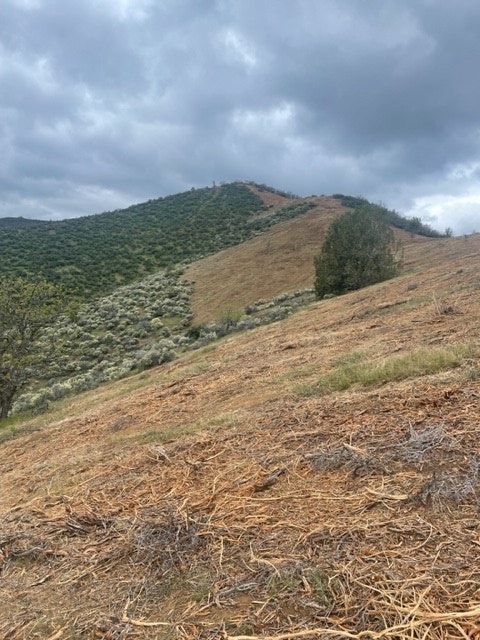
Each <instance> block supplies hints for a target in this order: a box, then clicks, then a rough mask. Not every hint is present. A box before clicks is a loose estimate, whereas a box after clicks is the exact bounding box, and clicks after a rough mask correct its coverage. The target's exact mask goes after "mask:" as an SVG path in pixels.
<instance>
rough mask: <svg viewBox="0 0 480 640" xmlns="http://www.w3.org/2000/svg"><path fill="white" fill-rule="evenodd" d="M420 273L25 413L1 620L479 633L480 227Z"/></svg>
mask: <svg viewBox="0 0 480 640" xmlns="http://www.w3.org/2000/svg"><path fill="white" fill-rule="evenodd" d="M315 211H316V210H312V211H311V212H309V213H307V214H305V215H304V216H301V219H302V220H304V221H307V223H306V224H307V225H308V224H309V222H308V221H309V219H310V218H309V216H312V220H314V219H315V215H316V214H315ZM296 222H297V220H293V221H289V222H288V223H283V224H285V225H293V224H294V223H296ZM312 224H313V223H312ZM280 227H281V225H279V227H278V228H275V229H272V230H271V231H270V232H268V233H272V234H274V233H275V232H278V229H279V228H280ZM290 228H291V227H290ZM406 235H407V236H408V234H406ZM307 236H308V233H306V236H305V237H307ZM256 240H257V239H254V240H252V241H250V243H255V241H256ZM278 241H279V242H280V241H281V240H280V239H279V240H278ZM272 242H273V240H272ZM247 244H248V243H247ZM244 246H245V245H244ZM233 251H234V249H232V250H228V251H227V252H224V254H228V252H233ZM294 253H295V252H294V250H293V249H292V255H294ZM219 259H223V258H219ZM405 266H406V268H405V273H404V275H402V276H400V277H398V278H396V279H395V280H393V281H391V282H384V283H379V284H377V285H374V286H372V287H369V288H367V289H364V290H361V291H357V292H354V293H351V294H348V295H346V296H342V297H338V298H334V299H330V300H325V301H321V302H317V303H315V304H313V305H311V306H309V307H308V308H306V309H304V310H302V311H299V312H297V313H296V314H294V315H292V316H290V317H288V318H287V319H285V320H283V321H282V322H280V323H276V324H270V325H267V326H263V327H260V328H258V329H255V330H253V331H250V332H246V333H243V334H238V335H234V336H231V337H228V338H225V339H223V340H221V341H219V342H217V343H213V344H211V345H208V346H206V347H204V348H203V349H199V350H197V351H195V352H192V353H188V354H185V355H184V356H182V357H181V358H180V359H178V360H176V361H174V362H172V363H169V364H168V365H165V366H162V367H159V368H157V369H153V370H150V371H148V372H144V373H142V374H140V375H138V376H135V377H131V378H127V379H125V380H123V381H120V382H117V383H114V384H111V385H108V386H105V387H102V388H101V389H98V390H96V391H92V392H89V393H85V394H83V395H80V396H78V397H76V398H74V399H72V400H70V401H69V402H68V403H67V402H63V403H62V404H59V405H58V407H57V408H56V409H54V410H53V411H51V412H50V413H48V414H45V415H43V416H40V417H38V418H36V419H34V420H32V421H30V422H28V423H25V424H24V425H22V424H16V425H15V429H16V434H15V437H11V438H10V439H8V438H7V437H5V438H4V442H3V443H2V444H1V445H0V446H1V458H0V460H1V461H0V469H1V474H2V484H1V486H0V550H1V556H0V558H1V560H0V561H1V563H2V564H1V574H0V575H1V583H0V594H1V599H0V634H1V633H3V637H5V638H9V639H11V640H17V639H18V640H20V639H24V638H25V639H37V638H42V639H43V638H47V639H49V640H53V639H64V640H70V639H71V640H73V639H77V638H81V639H93V638H105V639H109V640H113V639H116V640H117V639H123V638H125V639H129V638H149V639H154V638H157V639H163V640H169V639H174V638H175V639H177V638H179V639H181V638H184V639H185V638H198V639H208V640H213V639H218V638H223V639H224V640H225V639H228V640H234V639H235V640H247V639H250V640H251V639H252V638H257V639H259V638H262V639H263V640H287V639H290V638H292V639H293V638H303V639H304V640H313V639H319V638H321V639H325V640H333V639H337V638H354V639H356V638H358V639H360V638H361V639H363V640H372V639H380V638H390V639H404V640H407V638H408V639H412V638H414V639H416V640H420V639H421V638H422V639H426V638H429V639H430V638H433V639H434V640H437V639H443V640H446V639H447V638H453V639H457V638H458V639H460V638H462V639H465V638H470V639H472V640H473V639H474V638H478V637H480V562H479V560H480V535H479V528H478V509H479V488H480V482H479V481H480V444H479V437H478V435H479V429H480V419H479V415H480V368H479V345H480V320H479V318H480V280H479V273H480V235H475V236H470V237H468V238H466V239H464V238H455V239H451V238H445V239H420V240H415V241H414V240H413V239H412V242H411V243H410V244H406V246H405ZM197 282H198V281H197ZM299 286H302V285H301V284H300V285H299ZM267 295H269V294H268V293H265V294H261V293H260V294H259V295H258V296H257V297H262V296H267ZM255 299H256V298H255ZM232 300H233V302H234V303H235V304H237V303H238V304H244V302H243V301H240V300H238V301H237V300H235V298H232ZM247 302H249V301H246V302H245V303H247ZM211 304H220V302H211ZM199 313H200V312H199ZM374 372H376V376H375V375H374ZM338 379H342V380H343V379H346V380H347V382H346V383H345V384H343V383H342V385H343V386H338V385H337V386H335V384H333V382H332V380H338ZM326 380H328V381H329V383H328V384H327V383H326V382H325V381H326ZM340 389H343V390H340ZM22 430H24V433H23V434H22ZM5 435H8V427H6V431H5Z"/></svg>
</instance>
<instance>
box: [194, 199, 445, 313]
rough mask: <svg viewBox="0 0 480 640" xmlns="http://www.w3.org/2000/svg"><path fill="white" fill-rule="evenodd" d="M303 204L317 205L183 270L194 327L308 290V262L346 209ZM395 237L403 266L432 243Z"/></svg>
mask: <svg viewBox="0 0 480 640" xmlns="http://www.w3.org/2000/svg"><path fill="white" fill-rule="evenodd" d="M259 195H264V194H262V193H260V194H259ZM270 195H275V194H270ZM275 197H276V198H280V196H275ZM306 200H309V201H314V202H316V203H317V207H316V208H315V209H312V210H311V211H309V212H308V213H306V214H304V215H301V216H299V217H298V218H294V219H293V220H288V221H286V222H283V223H281V224H277V225H275V226H274V227H272V228H271V229H270V230H269V231H267V232H266V233H264V234H262V235H260V236H258V237H256V238H253V239H252V240H248V241H247V242H244V243H243V244H241V245H238V246H235V247H231V248H229V249H225V250H224V251H220V252H219V253H216V254H215V255H213V256H208V257H207V258H204V259H203V260H199V261H198V262H196V263H194V264H192V265H191V266H190V267H189V268H188V269H187V271H186V274H185V277H186V279H187V280H190V281H192V282H194V283H195V288H194V292H193V300H192V308H193V312H194V315H195V322H196V323H204V322H208V321H211V320H215V319H217V318H218V317H219V316H221V315H222V314H223V313H225V312H227V311H237V310H243V308H244V307H245V306H246V305H248V304H252V303H253V302H256V301H257V300H259V299H261V298H265V299H267V300H270V299H272V298H274V297H275V296H276V295H278V294H280V293H283V292H287V291H288V292H293V291H296V290H298V289H303V288H309V287H312V286H313V280H314V265H313V259H314V257H315V256H316V255H317V254H318V253H319V251H320V248H321V246H322V242H323V239H324V237H325V234H326V231H327V229H328V227H329V226H330V224H331V222H332V221H333V220H334V219H335V218H336V217H337V216H339V215H341V214H342V213H344V212H345V211H346V209H344V208H343V207H342V205H341V204H340V202H339V201H338V200H336V199H335V198H331V197H327V196H315V197H311V198H306ZM289 202H290V201H287V204H288V203H289ZM277 208H278V207H277ZM395 235H396V237H397V239H398V240H400V241H401V242H403V243H404V245H405V248H406V251H407V265H410V263H411V262H412V261H413V263H414V264H417V262H418V260H419V259H422V257H424V251H423V252H422V250H420V251H419V250H418V247H419V246H420V247H423V246H424V245H427V246H429V245H430V244H432V243H433V244H434V243H435V240H432V239H431V238H425V237H421V236H413V237H412V236H411V235H410V234H408V233H405V232H403V231H400V230H398V229H397V230H395ZM437 242H438V241H437Z"/></svg>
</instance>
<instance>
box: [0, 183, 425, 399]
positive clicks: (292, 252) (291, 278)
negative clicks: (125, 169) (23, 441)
mask: <svg viewBox="0 0 480 640" xmlns="http://www.w3.org/2000/svg"><path fill="white" fill-rule="evenodd" d="M219 189H220V190H222V191H218V190H217V189H207V190H204V191H205V193H203V195H201V197H200V196H199V195H198V193H195V192H188V193H187V194H179V195H178V196H174V197H172V198H171V200H172V203H171V207H170V210H171V217H170V218H168V220H166V221H165V220H163V219H159V224H160V223H161V224H160V226H162V225H163V227H162V228H163V230H164V231H165V229H166V228H167V227H168V229H169V232H171V233H172V238H174V239H175V243H174V244H175V246H177V244H178V237H177V236H176V235H175V233H174V231H175V228H176V227H175V225H177V224H179V221H180V219H181V215H184V214H185V212H186V209H185V207H184V206H183V205H182V206H180V204H181V203H184V202H185V198H187V200H188V202H190V205H191V207H192V208H191V210H190V214H191V223H192V225H193V226H195V225H194V223H195V224H197V229H196V230H195V229H193V230H192V232H191V233H190V227H188V228H186V229H183V231H182V233H183V234H185V233H187V234H190V235H191V237H192V238H193V240H192V242H193V243H194V244H195V242H196V240H199V238H200V236H199V235H198V233H196V232H198V231H199V230H200V229H201V227H200V226H198V225H199V224H200V222H201V221H202V220H203V222H202V224H204V225H205V224H206V223H205V220H204V218H205V216H207V215H208V216H212V215H213V217H214V218H215V215H216V214H213V213H212V211H213V209H211V208H210V206H211V205H212V203H213V202H215V201H217V200H216V199H217V198H220V200H218V201H217V205H218V202H220V201H222V199H223V200H225V201H228V202H229V203H230V205H232V206H233V205H234V204H235V203H236V205H235V206H239V203H240V202H241V203H243V204H245V203H248V202H250V201H249V200H248V199H246V200H245V199H244V196H245V192H247V193H248V194H250V196H251V198H253V201H254V202H255V203H256V204H257V206H258V207H259V208H258V210H257V211H255V212H252V211H249V212H246V211H243V213H242V210H239V212H237V214H236V215H235V216H230V217H229V216H228V215H227V214H226V215H227V220H226V221H225V224H227V223H230V222H231V224H232V225H233V226H234V227H235V225H237V226H236V227H235V228H236V231H237V232H238V234H239V237H244V236H253V237H252V238H250V240H246V241H244V242H242V243H240V244H236V245H235V246H233V247H230V248H229V249H226V250H224V251H220V252H217V253H214V254H212V255H210V256H209V257H207V258H205V259H202V260H200V261H198V262H196V263H192V264H191V265H190V266H189V267H188V268H187V269H186V271H184V269H185V268H184V267H183V266H174V265H171V266H170V267H169V269H168V270H166V271H165V270H162V271H159V272H156V273H154V274H152V275H149V276H146V277H144V278H142V279H141V280H137V281H135V282H133V283H131V284H128V285H123V286H121V287H118V286H117V287H116V289H115V290H114V291H113V292H111V293H110V294H108V295H106V296H105V295H104V296H100V297H99V296H95V297H93V299H91V300H90V301H89V302H88V303H85V304H83V305H82V306H81V307H80V308H79V310H78V313H77V314H76V316H73V317H72V316H70V315H69V316H68V317H65V318H61V319H60V320H59V322H57V323H56V325H55V326H54V327H52V328H50V329H48V330H46V331H45V332H44V333H43V334H42V336H41V338H40V342H41V348H40V352H41V353H44V354H45V358H44V359H43V361H42V362H39V363H38V364H37V366H36V367H35V369H32V370H31V372H30V380H29V385H28V387H27V388H25V389H24V390H23V395H21V396H20V397H19V398H17V401H16V403H15V405H14V411H16V412H18V411H22V410H23V411H25V410H28V411H34V412H38V411H42V410H44V409H45V408H46V407H48V405H49V403H51V402H52V401H55V400H58V399H60V398H63V397H65V396H68V395H72V394H75V393H77V392H79V391H84V390H86V389H89V388H94V387H98V386H99V385H100V384H102V383H104V382H107V381H111V380H114V379H118V378H120V377H123V376H125V375H129V374H130V372H131V371H133V370H138V369H145V368H148V367H151V366H155V365H157V364H160V363H163V362H166V361H169V360H172V359H173V358H175V357H176V356H177V355H178V354H179V353H181V352H182V351H184V350H186V349H191V348H198V347H199V346H201V345H203V344H206V343H207V342H211V341H212V340H214V339H216V338H218V337H219V336H222V335H225V334H226V333H231V332H233V331H239V330H243V329H248V328H253V327H255V326H258V325H260V324H265V323H266V322H271V321H274V320H279V319H281V318H283V317H286V316H287V315H289V314H290V313H292V312H293V311H294V310H295V309H296V308H298V307H300V306H302V305H304V304H305V303H307V302H310V301H311V300H312V299H313V297H314V296H313V292H312V289H311V287H312V283H313V277H314V274H313V271H314V267H313V257H314V256H315V255H316V254H317V253H318V251H319V247H320V246H321V243H322V241H323V238H324V236H325V233H326V230H327V228H328V226H329V225H330V223H331V222H332V220H334V218H335V217H336V216H338V215H341V214H342V213H343V212H344V211H345V208H344V207H343V205H342V204H341V202H340V200H339V197H326V196H311V197H309V198H297V197H294V196H292V195H291V194H287V193H284V192H281V191H278V190H275V189H272V188H270V187H266V186H265V185H255V184H248V185H240V184H232V185H223V186H222V187H219ZM199 197H200V199H199ZM342 197H343V196H342ZM202 201H205V202H206V203H207V204H208V206H207V204H205V207H204V208H200V209H196V208H195V207H196V206H197V205H198V203H199V202H202ZM357 201H358V202H365V201H363V200H359V199H353V205H352V206H357V204H358V202H357ZM194 203H196V205H195V206H194ZM349 203H350V201H349ZM157 204H158V203H157ZM250 204H251V202H250ZM212 206H213V205H212ZM378 208H379V209H380V210H381V212H382V214H384V215H386V216H390V214H391V213H392V212H389V211H388V210H387V209H385V208H383V207H378ZM134 209H135V210H137V209H138V210H140V209H141V206H138V207H135V208H134ZM190 214H189V215H190ZM242 216H244V219H243V218H242ZM110 218H111V219H110ZM110 218H109V217H108V215H107V214H101V215H99V216H92V217H91V219H90V218H85V219H79V220H77V221H66V223H68V224H70V222H75V224H76V225H77V228H78V229H82V230H83V231H82V234H83V235H82V234H80V237H83V238H86V237H87V236H88V233H90V232H91V231H92V229H93V227H89V225H90V224H91V225H98V224H99V223H101V222H102V221H103V222H104V226H105V229H104V231H105V230H106V229H110V231H109V240H108V241H109V242H110V241H111V240H112V238H114V237H115V234H114V233H113V230H114V225H118V223H119V220H120V221H121V220H124V222H125V228H124V229H123V231H122V232H124V233H125V234H127V232H128V234H127V235H128V238H127V235H125V237H124V240H125V241H127V240H128V242H131V244H132V246H135V231H134V228H133V227H132V225H131V221H132V219H133V218H132V212H129V211H126V212H119V213H118V215H117V214H115V215H114V216H113V218H112V217H111V216H110ZM137 218H138V219H137V221H136V222H135V224H138V229H137V231H139V233H140V232H141V233H140V235H137V240H138V242H139V243H140V245H141V243H142V242H143V240H142V239H141V238H142V237H143V236H142V234H144V233H147V230H148V229H150V232H149V233H148V234H147V235H148V236H149V238H154V236H155V233H156V231H155V229H156V228H154V225H152V224H151V220H150V222H149V217H148V215H146V214H145V212H143V213H138V216H137ZM241 220H243V222H241ZM128 221H130V222H128ZM239 221H240V222H241V224H240V223H239ZM167 223H168V224H167ZM31 224H35V223H31ZM40 224H43V225H47V227H48V225H49V224H50V223H40ZM112 225H113V226H112ZM149 225H150V226H149ZM168 225H170V226H168ZM67 226H68V225H67ZM156 230H157V231H158V229H156ZM87 231H88V233H87ZM214 232H215V228H214V227H209V226H208V225H206V231H205V238H204V240H202V242H203V244H202V246H203V248H204V249H205V247H207V246H208V243H209V242H210V243H213V244H215V243H217V242H220V244H222V242H224V241H225V238H223V240H222V237H220V236H214ZM396 234H397V237H398V238H400V239H402V241H403V242H404V245H405V247H408V246H410V245H414V244H416V243H418V242H420V243H423V242H427V241H430V242H431V240H432V238H427V237H426V236H416V235H414V234H412V233H406V232H405V231H403V230H400V229H396ZM37 235H38V236H39V237H40V236H41V234H38V233H37ZM74 235H75V234H74ZM0 237H1V234H0ZM5 237H7V236H5ZM5 237H4V240H5ZM22 237H26V236H25V234H24V235H23V236H22ZM72 237H73V236H70V239H72ZM75 237H76V236H75ZM182 237H183V235H182ZM202 237H203V236H202ZM229 237H230V236H229ZM55 238H56V236H55V237H54V240H53V241H52V243H53V244H52V249H51V250H50V249H48V250H46V249H45V253H44V254H41V253H38V255H37V252H36V251H37V245H35V248H33V247H31V250H32V255H35V256H36V257H37V258H38V260H40V261H41V260H42V259H43V258H44V257H45V256H47V257H48V258H49V259H50V258H52V256H53V257H54V256H55V251H56V249H59V250H60V249H61V251H64V252H65V255H66V256H67V257H68V259H69V260H70V261H72V264H73V263H74V261H75V259H76V258H75V254H74V252H70V253H69V252H68V251H66V246H63V245H61V244H58V242H57V241H58V238H56V239H55ZM139 238H140V240H139ZM232 238H233V236H231V237H230V240H232ZM44 239H45V238H44ZM97 239H101V240H102V241H105V242H107V240H106V238H105V236H104V235H102V234H100V233H99V234H98V238H97ZM237 239H238V238H237ZM232 242H233V240H232ZM13 246H14V245H13ZM92 246H93V240H92ZM189 246H190V245H189ZM195 246H196V245H195ZM212 246H213V245H212ZM114 247H115V245H114V244H111V246H110V250H112V251H113V250H114ZM11 248H12V247H11ZM91 248H92V247H89V250H91ZM144 249H145V250H146V247H144ZM186 249H188V247H186ZM12 250H13V248H12ZM67 254H68V255H67ZM138 255H140V254H139V253H138V254H137V257H138ZM145 255H146V254H145ZM105 256H106V253H105V252H104V253H103V254H101V253H97V254H95V260H96V262H97V263H98V264H97V267H96V268H95V270H94V271H93V272H92V273H91V277H90V275H88V274H87V275H86V277H87V278H88V279H89V285H88V287H89V288H90V289H91V287H92V286H93V285H92V282H97V285H101V286H104V285H102V284H101V282H104V281H103V279H102V276H101V273H102V269H104V268H106V269H109V270H110V271H111V270H115V269H116V268H117V267H116V265H115V262H114V260H113V259H112V260H111V261H108V262H105ZM174 256H175V258H174ZM169 259H171V260H174V259H175V260H177V259H179V256H178V254H176V253H175V252H174V253H172V254H171V255H170V258H169ZM117 260H120V261H124V255H123V254H122V252H121V251H118V256H117ZM80 262H81V261H80ZM6 264H7V265H8V260H7V261H6ZM127 264H130V263H128V261H125V263H124V265H127ZM137 266H138V264H137ZM68 274H69V275H68ZM132 274H135V265H133V266H132V268H131V270H129V271H128V276H129V278H132ZM84 275H85V274H84ZM117 275H118V274H117ZM64 276H65V277H66V276H68V277H72V278H73V277H74V272H73V271H69V270H67V271H64V272H63V276H62V277H64ZM97 276H98V277H99V278H100V280H95V278H97ZM92 278H93V280H92ZM85 282H86V280H85V279H84V278H83V276H82V277H80V279H79V281H78V283H77V286H78V287H80V288H81V287H83V286H84V285H85ZM108 283H109V284H110V285H111V282H110V280H108ZM97 285H95V286H97ZM105 286H106V285H105ZM83 292H85V291H83ZM53 342H54V343H55V344H56V345H57V348H58V350H59V352H60V353H59V355H58V357H56V358H52V357H51V356H50V355H49V354H50V345H51V344H52V343H53Z"/></svg>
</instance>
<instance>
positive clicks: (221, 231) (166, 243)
mask: <svg viewBox="0 0 480 640" xmlns="http://www.w3.org/2000/svg"><path fill="white" fill-rule="evenodd" d="M365 203H367V201H366V200H364V199H359V198H351V197H348V196H336V197H335V198H333V199H332V198H323V199H322V198H320V199H318V198H315V197H312V198H298V197H295V196H293V195H292V194H287V193H284V192H282V191H278V190H275V189H272V188H271V187H267V186H265V185H256V184H254V183H249V184H244V183H240V182H234V183H230V184H223V185H220V186H218V187H212V188H203V189H191V190H190V191H187V192H185V193H179V194H176V195H172V196H167V197H165V198H157V199H153V200H149V201H148V202H143V203H140V204H136V205H132V206H130V207H128V208H126V209H121V210H120V209H118V210H115V211H110V212H105V213H101V214H97V215H91V216H84V217H80V218H75V219H70V220H60V221H53V222H46V221H40V220H29V219H25V218H3V219H1V218H0V255H1V257H2V258H1V260H0V275H3V274H6V275H12V276H18V275H20V276H22V275H25V274H26V273H36V274H39V273H41V274H43V275H44V276H45V277H46V278H47V279H48V280H50V281H52V282H56V283H61V284H63V285H64V287H65V289H66V291H67V292H68V294H69V295H70V296H72V297H78V298H84V299H87V300H91V299H95V298H99V297H101V296H105V295H108V294H109V293H111V292H112V291H114V290H115V289H117V288H118V287H119V286H121V285H125V284H129V283H133V282H136V281H139V280H142V279H143V278H145V277H146V276H148V275H151V274H153V273H156V272H158V271H159V270H162V269H171V268H175V267H177V266H178V265H181V264H187V263H190V262H192V261H194V260H197V259H199V258H202V257H204V256H208V255H211V254H215V253H217V252H218V251H220V250H222V249H225V248H227V247H231V246H235V245H238V244H240V243H242V242H244V241H246V240H248V239H250V238H254V237H256V236H258V235H259V234H262V233H264V232H266V231H268V230H269V229H270V228H271V227H272V226H273V225H276V224H279V223H282V222H284V221H287V220H290V219H294V218H296V217H298V216H301V215H302V214H304V213H306V212H307V211H308V210H309V209H311V208H312V207H313V206H315V205H317V209H318V208H319V206H320V208H321V206H322V205H325V207H326V212H327V217H328V215H329V214H328V211H329V210H331V209H334V210H336V211H345V210H346V208H345V207H356V206H361V205H362V204H365ZM379 209H380V210H381V211H382V213H383V214H384V215H385V216H386V217H387V218H388V219H389V221H390V222H391V223H392V224H394V225H396V226H400V227H402V228H403V227H405V228H407V229H409V230H410V231H412V230H413V231H414V232H415V233H417V234H425V233H426V234H427V235H431V234H434V232H433V231H432V230H431V229H429V228H428V226H426V225H422V224H421V223H420V222H419V221H417V222H416V223H415V224H414V226H413V227H412V221H411V220H410V221H409V219H406V218H402V217H401V216H399V215H398V214H396V213H395V212H392V211H389V210H388V209H386V208H384V207H379ZM322 229H323V227H322ZM437 235H438V234H437ZM309 257H310V256H309Z"/></svg>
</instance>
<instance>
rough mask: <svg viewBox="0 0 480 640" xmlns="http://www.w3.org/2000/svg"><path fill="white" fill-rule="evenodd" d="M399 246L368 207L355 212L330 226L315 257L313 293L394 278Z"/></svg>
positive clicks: (327, 292)
mask: <svg viewBox="0 0 480 640" xmlns="http://www.w3.org/2000/svg"><path fill="white" fill-rule="evenodd" d="M397 253H398V245H397V244H396V243H395V240H394V236H393V232H392V230H391V228H390V227H389V225H388V223H387V221H386V220H385V218H384V217H383V216H382V215H381V213H379V212H378V211H376V210H375V209H373V208H371V207H369V206H363V207H360V208H358V209H354V210H353V211H350V212H348V213H345V214H344V215H342V216H340V217H339V218H337V219H336V220H334V222H332V224H331V225H330V227H329V229H328V231H327V235H326V238H325V241H324V243H323V246H322V249H321V253H320V255H318V256H317V257H316V258H315V293H316V295H317V297H318V298H322V297H323V296H324V295H326V294H340V293H345V292H347V291H353V290H355V289H360V288H361V287H366V286H367V285H369V284H373V283H375V282H381V281H382V280H388V279H389V278H392V277H393V276H395V275H397V273H398V272H399V269H400V267H401V260H399V259H398V258H397Z"/></svg>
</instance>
